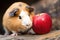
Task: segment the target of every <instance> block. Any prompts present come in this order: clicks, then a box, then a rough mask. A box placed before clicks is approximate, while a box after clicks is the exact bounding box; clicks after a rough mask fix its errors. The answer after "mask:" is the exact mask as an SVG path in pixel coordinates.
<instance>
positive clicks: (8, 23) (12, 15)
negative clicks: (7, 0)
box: [2, 2, 34, 35]
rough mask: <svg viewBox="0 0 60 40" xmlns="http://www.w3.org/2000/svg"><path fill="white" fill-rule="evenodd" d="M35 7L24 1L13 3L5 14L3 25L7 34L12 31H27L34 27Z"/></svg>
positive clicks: (14, 33) (15, 33)
mask: <svg viewBox="0 0 60 40" xmlns="http://www.w3.org/2000/svg"><path fill="white" fill-rule="evenodd" d="M33 15H34V14H33V8H31V7H30V6H29V5H28V4H26V3H23V2H15V3H13V4H12V5H11V6H10V7H9V8H8V9H7V10H6V12H5V14H4V16H3V22H2V24H3V27H4V29H5V35H8V34H9V31H11V32H12V33H13V34H12V35H17V33H18V32H25V31H27V30H28V29H30V28H31V27H32V17H33Z"/></svg>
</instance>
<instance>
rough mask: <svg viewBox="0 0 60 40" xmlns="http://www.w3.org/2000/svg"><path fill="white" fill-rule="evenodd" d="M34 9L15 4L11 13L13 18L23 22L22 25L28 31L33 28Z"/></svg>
mask: <svg viewBox="0 0 60 40" xmlns="http://www.w3.org/2000/svg"><path fill="white" fill-rule="evenodd" d="M33 10H34V9H33V8H32V7H31V6H29V5H27V4H26V3H22V2H19V3H15V5H14V8H13V10H12V11H11V12H10V14H9V15H10V16H11V17H17V18H18V19H19V20H20V21H21V25H23V26H24V27H26V28H27V29H29V28H31V27H32V15H33Z"/></svg>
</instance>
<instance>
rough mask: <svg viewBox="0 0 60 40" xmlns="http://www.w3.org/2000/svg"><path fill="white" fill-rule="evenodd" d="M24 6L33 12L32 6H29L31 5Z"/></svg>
mask: <svg viewBox="0 0 60 40" xmlns="http://www.w3.org/2000/svg"><path fill="white" fill-rule="evenodd" d="M26 8H27V9H28V11H29V12H33V11H34V8H33V7H31V6H26Z"/></svg>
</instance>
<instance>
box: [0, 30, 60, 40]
mask: <svg viewBox="0 0 60 40" xmlns="http://www.w3.org/2000/svg"><path fill="white" fill-rule="evenodd" d="M0 40H60V30H57V31H51V32H50V33H48V34H44V35H29V34H26V35H19V36H10V35H9V36H4V35H0Z"/></svg>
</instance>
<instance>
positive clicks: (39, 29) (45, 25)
mask: <svg viewBox="0 0 60 40" xmlns="http://www.w3.org/2000/svg"><path fill="white" fill-rule="evenodd" d="M32 28H33V31H34V32H35V33H36V34H46V33H48V32H50V30H51V28H52V19H51V17H50V16H49V15H48V14H47V13H41V14H40V15H35V16H34V17H33V26H32Z"/></svg>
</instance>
